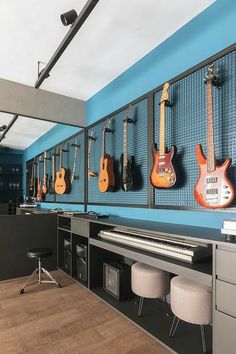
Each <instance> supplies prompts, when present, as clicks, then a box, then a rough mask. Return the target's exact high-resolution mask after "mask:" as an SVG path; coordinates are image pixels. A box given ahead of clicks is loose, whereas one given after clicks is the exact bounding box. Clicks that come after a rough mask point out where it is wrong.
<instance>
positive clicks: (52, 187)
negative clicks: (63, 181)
mask: <svg viewBox="0 0 236 354" xmlns="http://www.w3.org/2000/svg"><path fill="white" fill-rule="evenodd" d="M55 156H56V148H54V149H53V153H52V171H51V172H52V174H51V176H50V180H49V193H50V194H54V193H55Z"/></svg>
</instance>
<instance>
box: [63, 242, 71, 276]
mask: <svg viewBox="0 0 236 354" xmlns="http://www.w3.org/2000/svg"><path fill="white" fill-rule="evenodd" d="M64 269H65V271H66V272H67V273H69V274H71V242H70V240H68V239H64Z"/></svg>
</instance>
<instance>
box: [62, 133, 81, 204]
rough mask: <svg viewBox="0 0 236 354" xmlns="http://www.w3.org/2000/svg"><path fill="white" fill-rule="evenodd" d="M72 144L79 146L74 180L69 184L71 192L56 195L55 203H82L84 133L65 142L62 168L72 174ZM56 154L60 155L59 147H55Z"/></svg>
mask: <svg viewBox="0 0 236 354" xmlns="http://www.w3.org/2000/svg"><path fill="white" fill-rule="evenodd" d="M73 144H77V145H79V147H78V149H77V158H76V168H75V177H76V178H75V180H74V181H73V182H72V184H71V192H70V193H68V194H62V195H59V194H56V202H58V203H61V202H67V203H75V202H77V203H84V132H80V133H78V134H77V135H76V136H74V137H73V138H70V139H68V140H66V142H65V143H64V149H65V150H66V151H65V152H64V153H63V157H62V166H63V167H64V168H69V169H70V172H71V174H72V172H73V163H74V156H75V150H74V146H73ZM57 154H58V155H59V154H60V145H58V146H57ZM58 170H59V156H57V159H56V171H58Z"/></svg>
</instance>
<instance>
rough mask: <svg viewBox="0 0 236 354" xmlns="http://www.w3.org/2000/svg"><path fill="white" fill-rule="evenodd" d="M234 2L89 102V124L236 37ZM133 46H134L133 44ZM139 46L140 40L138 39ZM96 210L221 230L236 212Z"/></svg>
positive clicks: (198, 20)
mask: <svg viewBox="0 0 236 354" xmlns="http://www.w3.org/2000/svg"><path fill="white" fill-rule="evenodd" d="M235 22H236V2H235V1H234V0H217V1H216V2H215V3H214V4H213V5H211V6H210V7H209V8H208V9H206V10H205V11H204V12H202V13H201V14H200V15H198V16H197V17H195V18H194V19H193V20H192V21H191V22H189V23H188V24H187V25H185V26H184V27H182V28H181V29H180V30H179V31H178V32H176V33H175V34H174V35H172V36H171V37H170V38H169V39H167V40H166V41H165V42H163V43H162V44H161V45H159V46H158V47H156V48H155V49H153V50H152V51H151V52H150V53H149V54H148V55H146V56H145V57H144V58H143V59H141V60H140V61H139V62H137V63H136V64H135V65H133V66H132V67H131V68H130V69H129V70H127V71H126V72H124V73H123V74H122V75H120V76H119V77H118V78H117V79H115V80H114V81H112V82H111V83H110V84H109V85H108V86H106V87H105V88H104V89H103V90H101V91H100V92H98V93H97V94H96V95H94V96H93V97H92V98H91V99H90V100H89V101H88V102H87V122H88V124H91V123H93V122H94V121H96V120H98V119H100V118H102V117H104V116H105V115H107V114H109V113H111V112H113V111H114V110H116V109H118V108H120V107H121V106H123V105H125V104H127V103H128V102H130V101H132V100H133V99H135V98H137V97H139V96H140V95H142V94H144V93H146V92H147V91H150V90H151V89H153V88H155V87H157V86H159V85H161V84H163V82H165V81H168V80H169V79H171V78H173V77H175V76H176V75H179V74H180V73H182V72H183V71H185V70H187V69H189V68H191V67H192V66H194V65H196V64H198V63H199V62H201V61H203V60H204V59H206V58H208V57H210V56H211V55H213V54H215V53H217V52H219V51H220V50H222V49H224V48H226V47H227V46H229V45H231V44H233V43H234V42H235V39H236V32H235ZM134 45H135V44H134ZM137 45H138V43H137ZM92 209H93V210H96V211H101V212H107V213H109V214H114V215H119V216H125V217H130V218H137V219H150V220H156V221H163V222H173V223H181V224H190V225H199V226H209V227H213V228H219V227H221V225H222V220H223V219H225V218H227V217H228V218H229V217H234V214H232V213H223V212H210V211H202V212H201V211H199V212H196V211H175V210H148V209H139V208H118V207H94V206H92Z"/></svg>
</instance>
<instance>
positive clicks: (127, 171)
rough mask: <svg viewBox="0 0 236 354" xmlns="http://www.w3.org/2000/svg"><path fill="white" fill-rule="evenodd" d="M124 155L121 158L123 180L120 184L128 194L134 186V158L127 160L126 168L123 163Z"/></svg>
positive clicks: (121, 179)
mask: <svg viewBox="0 0 236 354" xmlns="http://www.w3.org/2000/svg"><path fill="white" fill-rule="evenodd" d="M123 159H124V155H123V154H121V156H120V164H121V178H120V183H121V187H122V189H123V191H125V192H128V191H130V190H131V189H132V188H133V186H134V162H135V161H134V156H131V157H130V159H128V160H127V166H125V167H124V163H123Z"/></svg>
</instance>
